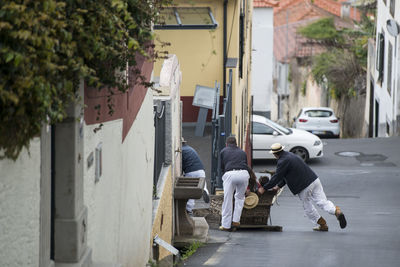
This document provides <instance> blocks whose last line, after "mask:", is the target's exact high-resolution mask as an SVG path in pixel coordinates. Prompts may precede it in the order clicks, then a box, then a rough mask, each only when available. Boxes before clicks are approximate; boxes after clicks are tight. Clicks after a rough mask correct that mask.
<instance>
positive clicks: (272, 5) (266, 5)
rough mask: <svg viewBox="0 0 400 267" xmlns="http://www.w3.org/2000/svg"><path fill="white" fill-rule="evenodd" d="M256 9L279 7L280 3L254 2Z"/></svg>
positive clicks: (259, 0) (268, 0) (270, 0)
mask: <svg viewBox="0 0 400 267" xmlns="http://www.w3.org/2000/svg"><path fill="white" fill-rule="evenodd" d="M253 6H254V7H277V6H279V2H278V1H276V0H253Z"/></svg>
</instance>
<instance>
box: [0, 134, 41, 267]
mask: <svg viewBox="0 0 400 267" xmlns="http://www.w3.org/2000/svg"><path fill="white" fill-rule="evenodd" d="M29 151H30V153H28V152H27V151H26V150H25V149H24V150H23V151H22V152H21V154H20V156H19V157H18V159H17V160H16V161H15V162H14V161H12V160H0V266H7V267H14V266H15V267H22V266H29V267H30V266H39V232H40V228H39V225H40V217H39V214H40V138H34V139H33V140H32V141H31V143H30V150H29Z"/></svg>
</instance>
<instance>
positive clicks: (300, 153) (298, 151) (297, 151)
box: [290, 146, 309, 161]
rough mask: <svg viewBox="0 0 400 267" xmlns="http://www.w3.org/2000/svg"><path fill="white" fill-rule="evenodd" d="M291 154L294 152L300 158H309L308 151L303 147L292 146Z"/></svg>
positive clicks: (305, 159)
mask: <svg viewBox="0 0 400 267" xmlns="http://www.w3.org/2000/svg"><path fill="white" fill-rule="evenodd" d="M290 152H292V153H293V154H296V155H297V156H299V157H300V158H302V159H303V160H304V161H307V160H308V159H309V155H308V151H307V149H305V148H304V147H300V146H297V147H294V148H292V150H290Z"/></svg>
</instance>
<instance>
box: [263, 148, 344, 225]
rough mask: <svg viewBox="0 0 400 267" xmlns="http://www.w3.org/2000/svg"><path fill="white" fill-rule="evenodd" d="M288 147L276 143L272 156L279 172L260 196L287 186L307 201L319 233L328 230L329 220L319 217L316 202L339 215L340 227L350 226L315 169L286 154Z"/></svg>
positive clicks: (265, 186)
mask: <svg viewBox="0 0 400 267" xmlns="http://www.w3.org/2000/svg"><path fill="white" fill-rule="evenodd" d="M284 148H285V147H284V146H282V145H281V144H279V143H275V144H272V146H271V151H270V153H272V154H274V156H275V158H277V159H278V163H277V167H276V173H275V175H273V176H272V177H271V180H270V181H269V182H268V183H267V184H265V185H264V186H263V187H260V188H259V189H258V192H259V193H260V194H263V193H264V192H265V190H268V189H271V188H272V189H273V190H278V189H279V188H282V187H283V186H284V185H285V184H287V185H288V187H289V189H290V191H291V192H292V193H293V194H294V195H298V196H299V198H300V200H301V201H302V202H303V208H304V212H305V214H306V215H307V217H308V218H309V219H310V220H311V222H313V223H314V224H315V225H317V227H315V228H313V230H315V231H328V225H327V224H326V221H325V219H324V218H323V217H322V216H321V215H319V213H318V211H317V210H316V208H315V207H314V205H313V203H315V204H316V205H317V206H318V207H319V208H320V209H322V210H324V211H326V212H328V213H329V214H332V215H335V216H336V218H337V219H338V221H339V224H340V228H342V229H343V228H345V227H346V225H347V222H346V218H345V217H344V214H343V212H342V211H341V210H340V208H339V207H338V206H335V205H334V204H333V203H332V202H331V201H329V200H328V199H327V198H326V195H325V193H324V189H323V187H322V184H321V181H320V180H319V178H318V176H317V175H316V174H315V172H314V171H313V170H311V168H310V167H309V166H308V165H307V164H305V163H304V161H303V160H302V159H301V158H300V157H298V156H297V155H295V154H293V153H291V152H287V151H284V150H283V149H284Z"/></svg>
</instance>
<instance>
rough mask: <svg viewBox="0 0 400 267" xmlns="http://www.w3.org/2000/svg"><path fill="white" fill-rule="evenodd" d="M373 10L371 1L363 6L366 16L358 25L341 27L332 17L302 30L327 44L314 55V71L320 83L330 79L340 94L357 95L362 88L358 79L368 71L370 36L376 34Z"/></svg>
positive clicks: (333, 92)
mask: <svg viewBox="0 0 400 267" xmlns="http://www.w3.org/2000/svg"><path fill="white" fill-rule="evenodd" d="M373 10H374V9H373V8H372V7H371V6H370V5H369V6H368V7H367V8H365V9H363V10H362V11H363V12H362V19H361V21H360V23H358V24H356V25H355V27H354V28H343V29H337V28H336V27H335V24H334V19H333V17H328V18H323V19H320V20H318V21H316V22H314V23H311V24H309V25H307V26H305V27H302V28H300V29H299V31H298V32H299V33H300V34H301V35H303V36H304V37H307V38H309V39H310V40H312V41H313V42H317V43H318V44H320V45H323V46H325V47H326V48H327V49H326V51H325V52H324V53H321V54H319V55H316V56H314V57H313V61H312V71H311V73H312V75H313V78H314V80H315V81H316V82H317V83H318V84H319V85H322V84H324V83H326V82H327V83H328V88H329V89H330V92H331V95H332V96H334V97H336V98H340V97H341V96H348V97H350V96H353V95H354V94H355V91H356V90H358V89H359V88H356V84H357V82H356V81H357V79H359V78H360V76H364V75H365V72H366V68H367V55H368V39H369V38H373V37H374V22H373V21H372V20H371V19H370V17H369V16H367V14H370V13H371V12H372V11H373Z"/></svg>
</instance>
